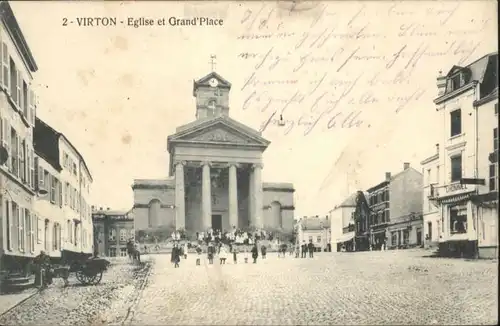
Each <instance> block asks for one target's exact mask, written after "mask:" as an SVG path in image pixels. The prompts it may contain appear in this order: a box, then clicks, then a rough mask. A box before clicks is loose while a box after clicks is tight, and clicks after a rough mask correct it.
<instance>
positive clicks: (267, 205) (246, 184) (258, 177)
mask: <svg viewBox="0 0 500 326" xmlns="http://www.w3.org/2000/svg"><path fill="white" fill-rule="evenodd" d="M230 90H231V84H230V83H229V82H228V81H227V80H225V79H224V78H222V77H221V76H220V75H218V74H217V73H215V72H212V73H210V74H208V75H207V76H205V77H203V78H201V79H200V80H198V81H194V82H193V96H194V97H195V99H196V119H195V120H194V121H193V122H191V123H188V124H186V125H183V126H180V127H178V128H177V129H176V132H175V133H174V134H173V135H170V136H169V137H168V140H167V148H168V152H169V154H170V159H169V161H170V162H169V177H167V178H166V179H160V180H152V179H136V180H134V183H133V185H132V189H133V191H134V215H135V229H136V231H139V230H145V229H155V228H158V227H172V228H175V229H176V230H181V229H185V230H190V231H193V232H203V231H206V230H207V229H209V228H213V229H215V230H232V229H233V228H239V229H245V228H248V227H255V228H259V229H283V230H286V231H291V230H292V229H293V221H294V196H293V195H294V188H293V184H291V183H264V182H262V169H263V162H262V155H263V153H264V151H265V150H266V149H267V147H268V146H269V144H270V142H269V141H268V140H266V139H264V138H263V137H262V135H261V134H260V132H258V131H256V130H254V129H252V128H250V127H248V126H245V125H244V124H242V123H240V122H238V121H236V120H234V119H232V118H230V117H229V93H230Z"/></svg>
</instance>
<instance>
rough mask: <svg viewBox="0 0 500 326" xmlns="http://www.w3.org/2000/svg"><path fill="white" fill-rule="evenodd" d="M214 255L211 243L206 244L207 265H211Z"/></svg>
mask: <svg viewBox="0 0 500 326" xmlns="http://www.w3.org/2000/svg"><path fill="white" fill-rule="evenodd" d="M214 253H215V248H214V245H213V243H212V242H210V243H209V244H208V248H207V257H208V263H209V264H210V265H212V264H213V263H214Z"/></svg>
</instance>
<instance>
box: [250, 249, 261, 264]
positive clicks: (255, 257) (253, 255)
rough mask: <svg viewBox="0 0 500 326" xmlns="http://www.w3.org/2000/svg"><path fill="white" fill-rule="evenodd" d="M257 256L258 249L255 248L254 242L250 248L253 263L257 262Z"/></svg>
mask: <svg viewBox="0 0 500 326" xmlns="http://www.w3.org/2000/svg"><path fill="white" fill-rule="evenodd" d="M258 257H259V249H258V248H257V245H256V244H254V245H253V248H252V258H253V263H254V264H256V263H257V258H258Z"/></svg>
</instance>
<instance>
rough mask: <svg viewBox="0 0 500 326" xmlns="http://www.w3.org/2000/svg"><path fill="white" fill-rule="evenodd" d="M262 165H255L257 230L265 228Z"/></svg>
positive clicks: (254, 200)
mask: <svg viewBox="0 0 500 326" xmlns="http://www.w3.org/2000/svg"><path fill="white" fill-rule="evenodd" d="M262 167H263V166H262V164H261V163H258V164H254V165H253V190H254V195H253V202H254V216H255V219H254V223H255V224H254V226H255V227H257V228H263V226H264V225H263V216H262V215H263V208H262V207H263V205H264V204H263V202H264V198H263V191H262V173H261V172H262Z"/></svg>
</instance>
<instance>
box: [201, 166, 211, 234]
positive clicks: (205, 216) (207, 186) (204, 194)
mask: <svg viewBox="0 0 500 326" xmlns="http://www.w3.org/2000/svg"><path fill="white" fill-rule="evenodd" d="M211 188H212V183H211V181H210V162H203V163H202V181H201V201H202V205H201V218H202V225H203V232H205V231H206V230H207V229H208V228H209V227H210V226H211V224H212V194H211V192H212V189H211Z"/></svg>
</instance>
